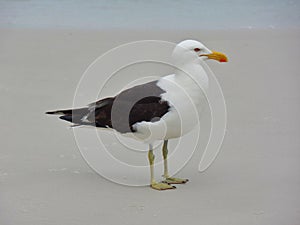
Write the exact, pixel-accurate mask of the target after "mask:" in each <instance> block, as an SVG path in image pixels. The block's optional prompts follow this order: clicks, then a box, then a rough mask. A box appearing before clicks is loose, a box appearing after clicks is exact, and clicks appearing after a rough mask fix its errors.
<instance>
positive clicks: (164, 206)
mask: <svg viewBox="0 0 300 225" xmlns="http://www.w3.org/2000/svg"><path fill="white" fill-rule="evenodd" d="M187 38H191V39H198V40H201V41H202V42H203V43H205V44H206V45H207V46H209V47H210V48H212V49H215V50H220V51H222V52H225V53H226V54H227V55H228V57H229V60H230V61H229V63H227V64H219V63H216V62H209V63H208V64H209V66H210V67H211V69H212V70H213V71H214V72H215V74H216V76H217V78H218V80H219V82H220V84H221V87H222V89H223V92H224V96H225V100H226V105H227V111H228V127H227V133H226V137H225V140H224V143H223V146H222V149H221V152H220V154H219V156H218V157H217V160H216V161H215V162H214V164H213V165H212V166H211V167H210V168H209V169H208V170H207V171H205V172H204V173H199V172H198V163H199V159H200V157H201V154H202V152H201V150H199V151H196V153H195V154H194V156H193V158H192V159H191V160H190V161H189V163H188V164H187V166H186V167H185V168H184V169H183V170H182V171H180V173H179V174H178V176H181V177H186V178H189V179H190V182H189V183H188V184H185V185H177V189H176V190H172V191H165V192H157V191H154V190H152V189H150V188H149V187H128V186H122V185H118V184H115V183H112V182H110V181H108V180H106V179H104V178H102V177H100V176H99V175H97V174H96V173H95V172H94V171H93V170H91V169H90V168H89V166H88V165H87V164H86V162H85V161H84V160H83V159H82V157H81V155H80V153H79V150H78V148H77V146H76V142H75V139H74V136H73V132H72V130H71V129H68V124H66V123H64V122H62V121H60V120H58V119H57V118H53V117H48V116H46V115H45V114H44V112H45V111H47V110H51V109H58V108H68V107H71V106H72V102H73V96H74V92H75V89H76V86H77V83H78V81H79V79H80V77H81V76H82V74H83V72H84V71H85V70H86V68H87V67H88V66H89V65H90V63H91V62H92V61H93V60H94V59H96V58H97V57H98V56H99V55H101V54H103V53H105V52H106V51H108V50H109V49H111V48H113V47H116V46H118V45H120V44H124V43H127V42H129V41H136V40H143V39H159V40H166V41H174V42H179V41H181V40H183V39H187ZM299 40H300V31H299V30H276V29H274V30H272V29H270V30H253V29H252V30H251V29H249V30H248V29H245V30H231V31H230V30H219V31H164V30H161V31H134V30H131V31H128V30H124V31H113V30H110V31H109V30H106V31H96V30H94V31H93V30H75V29H74V30H71V29H70V30H67V29H61V30H50V29H44V30H43V29H39V30H38V29H37V30H34V29H31V30H30V29H1V30H0V102H1V111H0V112H1V117H0V118H1V119H0V126H1V129H0V137H1V150H0V224H3V225H4V224H5V225H18V224H20V225H21V224H22V225H27V224H28V225H32V224H43V225H46V224H47V225H48V224H49V225H50V224H51V225H52V224H63V225H83V224H84V225H94V224H105V225H115V224H124V225H125V224H128V225H140V224H147V225H148V224H189V225H198V224H205V225H215V224H228V225H229V224H230V225H233V224H236V225H241V224H243V225H250V224H251V225H258V224H260V225H262V224H272V225H282V224H289V225H296V224H299V221H300V194H299V190H300V176H299V175H300V151H299V150H300V139H299V137H300V117H299V115H300V105H299V102H300V76H299V68H300V66H299V65H300V64H299V59H300V41H299ZM124 79H126V78H124ZM99 80H101V76H99ZM115 91H116V92H117V91H118V90H115ZM87 103H88V102H87ZM187 147H188V146H187ZM145 158H146V154H145ZM156 172H157V173H159V172H160V171H156Z"/></svg>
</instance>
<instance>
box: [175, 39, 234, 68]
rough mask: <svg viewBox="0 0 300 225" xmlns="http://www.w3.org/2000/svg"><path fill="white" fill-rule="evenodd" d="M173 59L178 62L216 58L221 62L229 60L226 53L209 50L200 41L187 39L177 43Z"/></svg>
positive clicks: (184, 62)
mask: <svg viewBox="0 0 300 225" xmlns="http://www.w3.org/2000/svg"><path fill="white" fill-rule="evenodd" d="M172 56H173V59H174V60H175V62H176V63H180V64H186V63H193V62H195V61H198V60H199V59H200V60H206V59H214V60H217V61H219V62H227V61H228V59H227V57H226V55H225V54H223V53H221V52H215V51H211V50H209V49H208V48H207V47H206V46H205V45H203V44H202V43H201V42H199V41H194V40H185V41H182V42H180V43H179V44H177V45H176V47H175V48H174V50H173V54H172Z"/></svg>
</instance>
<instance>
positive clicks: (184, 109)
mask: <svg viewBox="0 0 300 225" xmlns="http://www.w3.org/2000/svg"><path fill="white" fill-rule="evenodd" d="M171 57H172V60H173V62H174V65H175V69H174V73H173V74H170V75H167V76H163V77H161V78H159V79H157V80H155V81H151V82H148V83H144V84H141V85H137V86H134V87H131V88H129V89H126V90H123V91H120V92H119V93H118V94H117V95H116V96H114V97H107V98H104V99H101V100H98V101H96V102H93V103H91V104H89V105H87V106H86V107H82V108H76V109H67V110H55V111H49V112H46V114H53V115H61V116H60V117H59V118H60V119H62V120H65V121H68V122H71V123H72V124H73V126H94V127H97V128H102V129H107V130H115V131H117V132H119V133H121V134H122V135H124V136H127V137H132V135H133V136H134V138H137V139H139V140H141V141H143V142H144V143H147V144H148V146H149V151H148V160H149V164H150V187H151V188H153V189H155V190H168V189H174V188H176V187H175V186H173V185H172V184H184V183H186V182H188V179H182V178H176V177H172V176H170V174H169V172H168V140H169V139H173V138H179V137H181V136H183V135H185V134H186V133H188V132H190V131H191V130H193V129H194V128H195V127H196V126H197V124H198V123H197V119H196V117H197V115H198V114H197V112H201V111H202V110H203V108H204V101H205V92H206V91H207V90H208V89H209V79H208V76H207V74H206V72H205V70H204V68H203V67H202V64H201V63H202V61H204V60H208V59H213V60H217V61H219V62H227V61H228V60H227V57H226V55H225V54H223V53H220V52H216V51H211V50H210V49H208V48H207V47H206V46H205V45H204V44H202V43H201V42H199V41H196V40H184V41H182V42H180V43H179V44H177V45H176V46H175V48H174V50H173V52H172V54H171ZM195 108H196V109H197V110H199V111H197V110H196V111H195ZM157 140H160V141H163V147H162V153H163V154H162V155H163V159H164V174H163V181H161V182H157V181H156V180H155V179H154V159H155V155H154V153H153V143H154V141H157Z"/></svg>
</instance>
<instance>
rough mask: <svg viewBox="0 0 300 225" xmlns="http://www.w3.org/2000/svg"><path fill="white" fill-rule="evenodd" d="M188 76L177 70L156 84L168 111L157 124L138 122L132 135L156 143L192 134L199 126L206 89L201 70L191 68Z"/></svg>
mask: <svg viewBox="0 0 300 225" xmlns="http://www.w3.org/2000/svg"><path fill="white" fill-rule="evenodd" d="M190 69H193V71H190V72H189V75H186V74H185V73H182V72H180V71H177V73H176V74H172V75H168V76H165V77H163V78H161V79H160V80H159V81H158V83H157V85H158V86H159V87H160V88H162V89H163V90H165V91H166V92H165V93H164V94H162V99H163V100H165V101H168V103H169V104H170V106H171V108H170V110H169V112H168V113H166V114H165V115H164V116H163V117H162V118H161V120H159V121H157V122H154V123H153V122H140V123H137V124H135V125H134V128H135V129H136V130H137V132H136V133H135V135H136V136H137V137H138V138H139V139H142V140H144V141H145V142H148V143H151V142H153V141H155V140H167V139H171V138H178V137H180V136H183V135H184V134H186V133H188V132H189V131H191V130H192V129H193V128H194V127H195V126H197V124H198V120H199V116H200V115H199V114H200V113H201V111H202V110H203V107H204V105H205V104H204V103H205V95H204V92H205V91H206V90H207V88H208V78H207V76H206V73H205V71H204V70H203V68H202V67H201V66H200V67H190Z"/></svg>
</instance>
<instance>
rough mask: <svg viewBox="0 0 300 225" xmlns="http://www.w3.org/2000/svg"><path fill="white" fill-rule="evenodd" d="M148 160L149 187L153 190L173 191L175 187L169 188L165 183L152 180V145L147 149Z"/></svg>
mask: <svg viewBox="0 0 300 225" xmlns="http://www.w3.org/2000/svg"><path fill="white" fill-rule="evenodd" d="M148 159H149V163H150V176H151V179H150V186H151V187H152V188H153V189H155V190H168V189H174V188H176V187H174V186H171V185H169V184H167V183H162V182H161V183H158V182H156V181H155V179H154V159H155V156H154V154H153V149H152V145H150V147H149V152H148Z"/></svg>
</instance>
